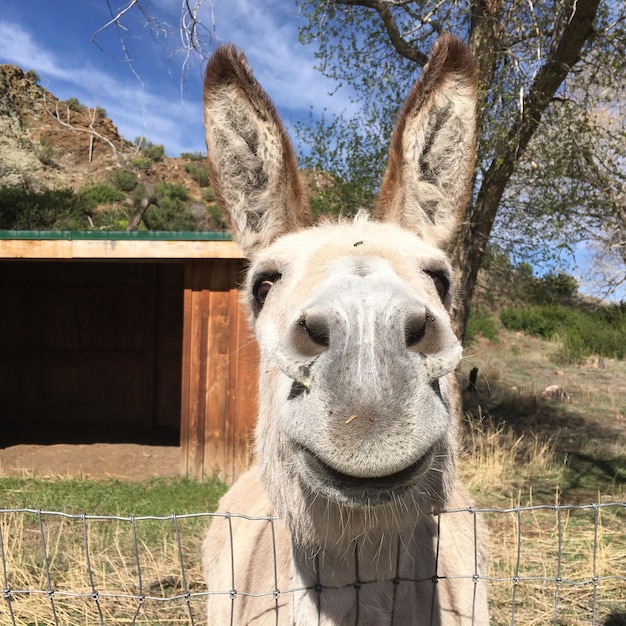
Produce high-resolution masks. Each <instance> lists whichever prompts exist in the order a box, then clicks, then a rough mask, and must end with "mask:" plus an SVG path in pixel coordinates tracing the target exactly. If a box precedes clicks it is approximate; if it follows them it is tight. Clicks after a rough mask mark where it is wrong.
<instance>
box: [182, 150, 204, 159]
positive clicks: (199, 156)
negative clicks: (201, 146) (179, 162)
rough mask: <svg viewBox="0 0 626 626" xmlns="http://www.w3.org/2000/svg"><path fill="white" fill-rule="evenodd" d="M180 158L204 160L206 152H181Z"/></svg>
mask: <svg viewBox="0 0 626 626" xmlns="http://www.w3.org/2000/svg"><path fill="white" fill-rule="evenodd" d="M180 158H181V159H186V160H187V161H204V159H206V154H204V152H181V153H180Z"/></svg>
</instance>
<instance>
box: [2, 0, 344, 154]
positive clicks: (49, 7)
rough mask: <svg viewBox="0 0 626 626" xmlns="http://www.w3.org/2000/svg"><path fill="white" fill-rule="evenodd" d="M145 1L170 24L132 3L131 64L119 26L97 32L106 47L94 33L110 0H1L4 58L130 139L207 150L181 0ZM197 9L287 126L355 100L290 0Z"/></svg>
mask: <svg viewBox="0 0 626 626" xmlns="http://www.w3.org/2000/svg"><path fill="white" fill-rule="evenodd" d="M127 2H128V0H111V2H110V4H111V6H112V7H114V8H118V7H123V6H125V5H126V4H127ZM192 4H193V3H192ZM143 6H144V8H145V9H146V11H147V12H149V13H150V14H151V15H154V16H156V17H158V18H160V20H161V21H163V22H166V23H168V24H169V25H170V26H171V28H172V30H171V32H170V34H169V35H168V34H167V33H164V32H161V31H160V30H158V29H157V28H152V29H151V28H149V27H148V26H146V21H145V18H144V16H142V15H141V13H140V12H139V11H138V10H137V8H136V7H135V8H134V9H132V10H131V11H129V12H128V13H127V15H126V17H125V20H124V24H125V26H127V28H128V30H127V31H126V32H125V34H124V43H125V45H126V46H127V48H128V51H129V54H130V56H131V57H132V59H133V61H132V69H131V67H129V65H128V63H126V62H125V61H124V60H123V57H124V53H123V50H122V47H121V46H120V43H119V40H118V37H117V34H116V32H115V31H114V30H113V29H110V28H109V29H107V30H105V31H104V32H102V33H101V34H100V35H99V36H98V37H97V39H96V41H97V43H98V44H99V46H100V48H103V49H100V48H99V47H98V46H97V45H95V44H94V43H92V42H91V39H92V37H93V35H94V33H96V31H98V29H100V28H101V27H102V26H104V25H105V24H106V23H107V22H108V21H109V20H110V19H111V16H110V13H109V9H108V6H107V0H28V2H25V1H24V0H2V10H1V11H0V63H13V64H15V65H19V66H20V67H22V68H23V69H24V70H29V69H33V70H35V71H36V72H37V73H38V74H39V76H40V77H41V82H40V84H41V85H42V86H43V87H45V88H46V89H48V90H49V91H51V92H52V93H53V94H54V95H55V96H57V97H58V98H60V99H62V100H65V99H67V98H70V97H76V98H78V99H79V100H80V102H81V103H83V104H86V105H88V106H90V107H93V106H102V107H104V108H105V109H106V111H107V114H108V116H109V117H110V118H111V119H112V120H113V122H114V123H115V124H116V125H117V127H118V128H119V130H120V132H121V133H122V135H123V136H124V137H126V138H127V139H130V140H133V139H134V138H135V137H137V136H144V135H145V136H146V137H147V139H149V140H150V141H153V142H154V143H156V144H163V145H164V146H165V148H166V151H167V153H168V154H169V155H171V156H178V155H179V154H180V153H181V152H193V151H199V150H201V151H204V150H205V144H204V136H203V130H202V107H201V84H202V70H203V68H204V62H203V59H202V58H200V56H199V55H195V56H194V57H192V58H191V59H190V61H189V63H188V64H187V65H185V64H184V62H185V55H184V54H182V53H181V52H180V48H181V42H180V38H179V36H178V32H177V29H178V25H179V22H180V8H181V0H144V2H143ZM200 17H201V20H202V23H203V24H204V26H205V28H206V30H205V31H204V33H203V41H204V43H205V44H206V48H207V50H209V51H211V50H213V49H215V47H216V45H218V44H219V43H223V42H233V43H235V44H236V45H237V46H239V47H241V48H243V49H244V51H245V52H246V55H247V57H248V60H249V62H250V65H251V66H252V68H253V70H254V71H255V74H256V76H257V78H258V79H259V81H260V82H261V84H262V85H263V86H264V87H265V89H266V90H267V91H268V93H269V94H270V96H271V97H272V98H273V99H274V101H275V103H276V105H277V107H278V109H279V111H280V113H281V115H282V116H283V119H284V120H285V122H286V124H287V126H290V125H292V124H293V123H295V122H296V121H298V120H299V119H303V118H305V117H306V116H307V115H308V111H309V107H310V106H311V105H314V106H315V109H316V110H317V111H319V112H320V113H321V112H322V111H323V110H324V109H326V110H327V111H328V112H330V113H333V112H341V111H344V110H346V109H350V108H351V104H350V101H349V98H348V95H347V94H346V93H342V92H339V93H337V94H335V95H333V96H330V95H329V93H330V92H331V91H332V90H333V88H334V85H333V84H332V83H330V82H329V81H327V80H325V79H324V77H323V76H322V75H321V74H320V73H319V72H318V71H316V70H315V69H314V66H315V59H314V56H313V54H314V48H313V47H312V46H303V45H302V44H300V43H299V42H298V27H299V26H300V25H301V24H302V18H301V17H300V16H298V13H297V7H296V3H295V1H294V0H264V1H263V2H259V1H258V0H205V2H204V5H203V8H202V11H201V13H200Z"/></svg>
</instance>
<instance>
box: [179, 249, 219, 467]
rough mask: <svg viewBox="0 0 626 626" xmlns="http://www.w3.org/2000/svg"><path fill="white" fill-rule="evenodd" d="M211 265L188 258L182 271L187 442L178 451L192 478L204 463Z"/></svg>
mask: <svg viewBox="0 0 626 626" xmlns="http://www.w3.org/2000/svg"><path fill="white" fill-rule="evenodd" d="M211 265H212V264H211V263H207V262H203V261H190V263H189V266H188V271H187V272H186V274H185V298H189V306H188V308H187V306H186V309H185V327H186V328H187V325H189V326H188V330H186V332H185V337H184V343H185V345H184V347H183V354H184V355H187V354H188V356H184V357H183V360H184V367H186V368H187V372H188V375H187V384H186V388H185V389H183V396H184V395H185V394H188V398H187V399H186V400H184V401H183V404H184V406H185V407H186V415H184V416H183V419H184V420H186V426H185V432H186V442H185V444H184V445H183V446H182V447H183V448H184V450H183V451H181V452H182V454H184V455H186V459H185V461H184V463H185V465H186V467H187V472H186V474H187V475H188V476H190V477H193V478H202V475H203V465H204V432H205V423H206V408H207V407H206V380H207V360H208V355H207V346H208V336H207V335H208V313H209V300H210V297H209V296H210V292H209V290H208V286H209V281H210V275H211ZM185 360H187V361H186V362H185Z"/></svg>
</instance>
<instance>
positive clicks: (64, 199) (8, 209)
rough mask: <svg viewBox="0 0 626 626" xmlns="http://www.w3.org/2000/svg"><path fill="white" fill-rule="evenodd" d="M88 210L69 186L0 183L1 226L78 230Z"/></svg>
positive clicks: (84, 225)
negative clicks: (32, 187)
mask: <svg viewBox="0 0 626 626" xmlns="http://www.w3.org/2000/svg"><path fill="white" fill-rule="evenodd" d="M88 216H89V210H88V209H87V208H86V207H85V206H83V205H82V204H81V202H80V201H79V198H78V196H77V195H76V194H75V193H74V192H73V191H72V190H71V189H44V190H42V191H31V190H30V189H28V188H27V187H26V186H25V185H16V186H11V187H0V228H2V229H7V230H81V229H84V228H86V227H88V225H89V221H88Z"/></svg>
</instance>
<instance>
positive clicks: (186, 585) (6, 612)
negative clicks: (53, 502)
mask: <svg viewBox="0 0 626 626" xmlns="http://www.w3.org/2000/svg"><path fill="white" fill-rule="evenodd" d="M207 523H208V520H207V518H206V517H204V518H192V519H187V518H182V519H180V518H179V519H177V520H176V523H174V521H173V520H165V521H152V520H137V521H134V522H133V521H129V520H121V519H118V520H115V519H111V518H110V519H96V520H91V519H89V520H82V519H80V518H73V519H69V518H67V517H62V516H59V515H50V514H45V513H44V514H41V515H37V514H34V513H5V514H4V515H2V517H1V518H0V533H1V535H2V540H3V555H4V559H3V561H4V562H3V570H4V572H2V576H3V577H4V576H5V575H6V579H7V582H8V588H10V589H11V598H12V600H11V601H10V603H9V602H8V601H7V600H4V601H1V602H2V604H0V624H1V625H2V626H4V625H9V624H19V625H24V626H26V625H34V624H54V623H57V624H59V625H64V626H65V625H66V626H78V625H79V624H85V625H87V624H98V623H104V624H110V623H115V624H127V623H134V624H138V625H143V624H146V625H147V624H172V625H173V624H190V623H192V622H191V619H190V615H193V618H194V621H195V622H196V623H197V622H199V621H200V622H201V621H202V619H201V618H202V615H203V612H204V600H203V597H202V595H201V593H202V592H203V591H204V583H203V577H202V570H201V564H200V558H199V556H200V542H201V539H200V538H201V535H202V528H203V527H206V525H207ZM179 536H180V537H181V538H183V541H182V548H181V552H180V554H179V544H178V537H179ZM44 542H45V550H44ZM181 562H182V564H183V567H181ZM3 587H5V581H3ZM5 588H6V587H5ZM49 589H54V594H53V595H50V594H48V590H49ZM96 592H97V595H96ZM185 592H188V593H189V595H188V597H187V599H185V598H184V597H183V595H184V594H185ZM96 598H97V601H96Z"/></svg>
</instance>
